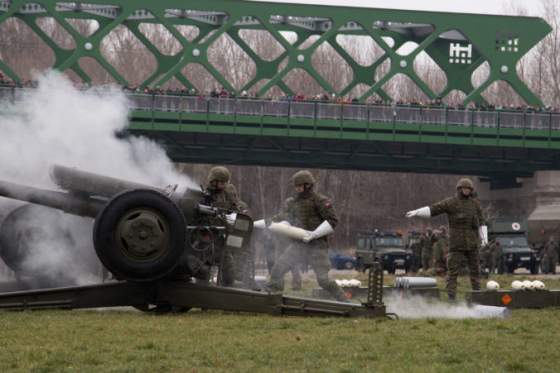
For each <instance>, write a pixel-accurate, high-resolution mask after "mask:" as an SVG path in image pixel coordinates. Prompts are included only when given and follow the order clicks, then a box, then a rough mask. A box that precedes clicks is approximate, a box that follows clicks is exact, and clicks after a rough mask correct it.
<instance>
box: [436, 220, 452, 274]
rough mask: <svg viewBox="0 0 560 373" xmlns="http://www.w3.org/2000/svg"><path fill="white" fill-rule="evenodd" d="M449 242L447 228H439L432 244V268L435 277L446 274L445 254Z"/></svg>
mask: <svg viewBox="0 0 560 373" xmlns="http://www.w3.org/2000/svg"><path fill="white" fill-rule="evenodd" d="M448 246H449V241H448V239H447V228H446V227H444V226H441V227H439V234H438V235H437V238H436V243H435V244H434V255H433V268H434V271H435V274H436V275H437V276H443V275H445V274H446V273H447V253H448V250H449V249H448Z"/></svg>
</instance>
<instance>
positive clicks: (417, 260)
mask: <svg viewBox="0 0 560 373" xmlns="http://www.w3.org/2000/svg"><path fill="white" fill-rule="evenodd" d="M409 242H412V244H411V245H410V246H409V249H410V250H411V251H412V259H411V264H410V272H412V273H416V272H418V269H420V267H421V263H422V262H421V259H422V245H421V243H420V240H419V239H416V232H410V233H409Z"/></svg>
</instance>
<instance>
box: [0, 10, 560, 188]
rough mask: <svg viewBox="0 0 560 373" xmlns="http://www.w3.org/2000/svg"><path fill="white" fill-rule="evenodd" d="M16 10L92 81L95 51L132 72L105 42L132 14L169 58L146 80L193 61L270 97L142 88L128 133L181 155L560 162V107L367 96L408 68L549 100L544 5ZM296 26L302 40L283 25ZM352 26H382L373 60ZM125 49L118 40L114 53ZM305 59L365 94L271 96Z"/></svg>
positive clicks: (300, 163)
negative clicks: (244, 71) (516, 13)
mask: <svg viewBox="0 0 560 373" xmlns="http://www.w3.org/2000/svg"><path fill="white" fill-rule="evenodd" d="M41 19H49V20H51V21H52V22H55V23H56V24H57V25H58V26H59V27H60V28H61V29H63V30H64V32H65V35H66V37H67V38H71V39H72V41H73V44H72V45H73V46H72V47H71V48H67V47H63V46H61V45H60V43H57V41H56V40H54V37H53V36H52V35H50V34H49V33H48V32H46V31H45V30H43V28H41V27H40V22H39V20H41ZM75 20H87V21H91V22H95V25H96V28H95V30H94V31H93V32H89V33H86V34H84V33H83V32H79V30H78V29H77V28H75V23H73V21H75ZM10 23H18V24H22V25H25V26H26V27H28V28H29V29H30V30H32V32H34V33H35V34H36V36H37V37H38V38H39V39H40V40H41V41H42V42H44V44H46V45H47V46H48V47H49V48H50V49H51V50H52V52H53V54H54V56H55V58H54V62H53V64H52V66H50V67H51V68H53V69H57V70H60V71H63V72H71V73H72V74H73V75H75V76H77V77H79V78H80V79H82V80H83V81H84V82H85V83H90V82H92V77H91V76H90V75H89V74H88V73H87V72H86V71H85V70H84V69H83V68H82V65H81V61H82V60H83V59H84V58H88V59H93V60H95V61H96V62H97V63H98V64H99V65H100V66H101V67H102V68H103V69H104V70H105V71H106V72H107V73H108V74H109V75H110V76H112V78H113V79H114V80H115V81H116V82H117V83H118V84H120V85H122V86H132V85H133V84H131V82H129V81H128V80H127V79H125V77H124V75H125V74H123V72H122V71H118V70H117V69H116V68H115V67H114V66H113V65H112V62H111V58H109V57H108V56H107V54H106V53H102V45H103V42H104V39H105V38H108V37H110V36H111V34H112V32H113V31H114V30H115V29H116V28H122V27H124V28H125V29H126V30H128V31H129V32H130V33H132V34H133V35H134V37H135V38H136V40H137V41H138V42H140V43H141V44H142V45H143V46H144V47H145V48H146V49H147V50H148V51H149V52H150V53H151V54H152V55H153V56H154V57H155V60H156V62H157V63H156V67H155V69H154V71H153V72H152V73H151V74H150V75H149V76H148V77H147V78H146V79H145V80H144V81H142V82H140V84H138V85H139V88H140V89H142V88H145V87H163V86H165V85H166V84H168V83H169V82H170V81H171V80H175V81H177V82H179V83H180V84H182V85H183V86H184V87H185V88H186V89H192V88H193V87H194V84H193V82H191V81H190V80H189V78H188V77H187V74H185V69H188V68H189V67H192V66H197V67H199V68H203V69H204V70H205V71H206V72H207V73H208V74H210V75H211V76H212V77H213V78H214V79H215V81H216V82H217V83H219V84H220V85H221V86H223V87H224V88H225V89H227V90H228V91H230V92H236V93H237V96H239V95H240V94H241V92H243V91H251V92H256V93H257V96H258V97H260V98H261V99H258V98H257V99H255V100H242V99H230V100H228V99H218V100H214V99H200V98H196V97H178V96H177V97H175V96H151V95H147V96H144V95H137V94H133V95H131V96H130V98H131V105H132V110H131V114H130V128H129V130H130V132H132V133H138V134H143V135H147V136H149V137H151V138H154V139H156V140H157V141H159V142H161V143H162V144H164V146H165V147H166V148H167V150H168V152H169V154H170V156H171V158H172V159H173V160H175V161H180V162H205V163H229V164H259V165H273V166H294V167H322V168H345V169H363V170H388V171H405V172H428V173H457V174H473V175H481V176H488V177H494V178H501V179H503V180H508V179H510V180H511V179H513V178H515V177H517V176H530V175H532V174H533V172H535V171H537V170H557V169H560V121H559V119H558V117H557V116H556V115H555V114H552V113H541V112H537V113H519V112H506V111H496V112H487V111H477V110H453V109H448V108H414V107H400V106H396V105H395V106H376V105H367V104H366V103H367V102H368V101H369V99H370V98H372V97H374V96H375V97H380V98H382V99H384V100H391V97H390V96H389V95H388V94H387V92H385V90H384V86H385V84H386V83H387V82H389V81H390V80H391V79H393V78H394V77H395V76H398V75H404V76H406V77H408V78H410V80H411V81H412V82H414V84H415V85H416V86H417V87H418V88H419V89H420V90H421V91H422V92H423V93H424V94H425V95H426V97H428V98H429V99H432V100H435V99H440V98H444V97H446V96H447V95H449V94H450V93H451V92H453V91H460V92H463V93H464V94H465V99H464V104H465V105H468V104H471V103H479V104H483V103H485V99H484V96H483V93H484V92H485V91H486V90H487V89H488V88H489V87H490V86H491V85H492V84H494V83H495V82H498V81H504V82H506V83H507V84H508V85H509V86H510V87H511V88H512V89H513V90H514V91H515V92H516V93H517V94H518V95H519V96H520V97H521V98H523V100H524V101H525V102H526V103H527V104H528V105H532V106H537V107H538V106H542V102H541V100H540V99H539V98H538V97H537V96H535V94H534V93H533V92H531V90H530V89H529V88H528V87H527V85H526V84H525V82H523V81H522V80H521V79H520V78H519V75H518V72H517V65H518V63H519V61H520V60H521V58H522V57H523V56H524V55H526V54H527V52H528V51H529V50H531V49H532V48H533V47H534V46H535V45H536V44H537V43H538V42H539V41H541V40H542V39H543V38H544V37H545V36H546V35H547V34H548V33H549V32H550V30H551V28H550V26H549V25H548V24H547V23H546V22H545V21H544V20H542V19H539V18H531V17H507V16H493V15H471V14H452V13H435V12H421V11H401V10H387V9H364V8H355V7H334V6H317V5H303V4H286V3H282V4H275V3H268V2H267V3H259V2H253V1H241V0H208V1H204V2H201V1H192V0H181V1H178V0H160V1H157V2H155V1H148V0H135V1H126V0H96V1H95V3H89V2H61V1H54V0H37V1H33V2H28V1H24V0H12V1H7V0H0V32H2V28H3V27H5V26H6V25H10ZM146 24H148V25H157V26H158V27H159V28H160V29H163V30H165V32H166V33H167V34H168V35H169V37H170V38H173V39H174V40H175V41H176V42H177V43H178V45H179V46H180V47H179V48H178V49H177V51H176V52H175V53H174V54H172V55H169V54H165V53H163V52H162V51H161V50H160V49H159V48H158V46H157V45H154V44H153V42H152V40H150V38H148V37H147V36H146V35H145V33H143V32H142V30H143V28H142V26H143V25H146ZM181 26H188V27H192V28H195V29H196V30H197V35H196V36H195V37H194V38H187V37H186V36H185V35H184V34H183V33H182V32H180V27H181ZM244 31H256V32H261V33H265V34H266V35H267V36H268V37H269V38H271V39H272V40H274V42H275V43H277V44H278V45H279V46H280V47H281V49H282V52H281V53H280V54H279V55H278V56H276V57H273V58H272V59H271V58H267V56H264V55H261V54H259V52H258V51H257V50H256V49H255V48H253V47H252V46H251V45H250V43H248V42H247V41H246V40H245V39H244V38H243V36H242V35H243V32H244ZM288 32H289V33H291V34H292V35H295V36H296V37H295V39H294V40H289V39H288V38H286V37H285V34H286V33H288ZM225 36H227V37H228V39H229V40H232V41H233V42H235V43H236V45H237V46H238V47H239V48H240V49H241V50H242V51H243V52H244V53H245V54H246V55H247V56H248V57H249V58H250V59H251V60H252V61H253V63H254V65H255V73H254V76H253V77H252V79H250V80H249V81H247V82H246V83H245V84H243V85H241V86H234V84H233V83H232V81H230V80H228V79H229V78H228V76H227V74H224V73H223V70H220V69H219V67H218V66H215V65H213V63H212V62H211V61H210V59H209V58H208V54H209V50H211V49H212V48H213V46H214V44H215V43H217V42H218V40H220V39H221V38H223V37H225ZM341 36H343V37H347V38H352V37H356V38H367V39H370V40H371V41H373V42H374V43H375V44H376V45H377V46H378V47H379V48H380V50H381V51H382V54H381V56H380V57H379V58H377V59H376V60H375V61H374V62H372V63H371V64H369V65H367V66H364V65H363V64H362V63H360V61H358V59H357V58H356V57H355V56H353V55H351V54H350V53H349V52H348V51H347V50H346V49H345V48H344V47H343V46H342V45H341V43H340V38H339V37H341ZM309 40H311V42H308V41H309ZM361 40H363V39H361ZM411 43H412V44H411ZM325 45H327V46H329V47H330V48H332V49H334V51H336V53H337V54H338V56H339V57H340V58H342V59H343V60H344V61H345V63H346V64H347V65H348V66H349V67H350V69H351V71H352V79H351V81H350V82H349V83H348V84H347V85H346V86H344V87H341V88H339V89H336V88H335V87H334V86H333V85H332V84H331V82H329V81H328V80H327V79H326V78H325V77H323V76H322V75H321V74H320V72H319V71H318V69H317V68H316V66H315V65H314V64H313V57H314V54H315V53H317V51H318V49H319V48H321V47H322V46H325ZM410 45H412V47H411V46H410ZM0 48H1V46H0ZM1 52H2V50H1V49H0V71H1V72H3V74H4V75H6V76H7V77H9V78H10V79H12V80H14V81H15V82H20V81H21V80H23V77H24V76H25V74H26V73H28V72H21V71H18V66H10V64H9V63H7V62H6V59H4V58H3V54H2V53H1ZM121 52H123V51H120V50H118V49H113V50H111V53H110V54H111V55H118V54H119V53H121ZM426 55H427V56H429V57H430V58H431V59H432V60H433V61H434V62H435V63H436V64H437V66H439V68H441V70H442V71H443V72H444V73H445V75H446V78H447V85H446V86H445V87H444V88H443V90H441V91H437V92H436V91H434V90H433V88H431V87H430V86H429V85H428V84H427V83H426V82H425V81H424V80H423V79H422V77H421V76H420V75H419V74H418V72H417V70H416V68H415V64H416V63H417V61H418V59H420V58H422V57H423V56H426ZM30 58H33V56H32V55H30ZM387 62H388V63H389V65H390V67H389V68H388V70H387V71H386V72H385V73H384V75H382V76H380V74H378V69H379V67H380V66H381V65H382V64H384V63H387ZM229 63H230V64H231V65H230V66H226V69H225V71H227V70H228V69H229V70H231V69H235V66H236V65H235V64H236V63H237V61H229ZM484 64H487V65H488V66H489V74H488V76H487V77H486V79H485V80H484V81H483V82H482V83H481V84H480V85H479V86H476V87H475V86H474V85H473V83H472V77H473V74H474V73H475V72H476V71H477V69H478V68H480V67H481V66H482V65H484ZM298 70H303V71H305V72H306V73H307V74H308V75H309V76H310V77H311V78H312V79H313V80H314V81H315V82H316V83H317V84H318V85H319V86H320V87H321V88H322V89H323V90H324V92H326V93H329V94H332V93H334V94H336V95H338V96H346V95H348V94H349V93H350V92H352V91H353V90H354V89H355V88H356V87H357V86H366V87H367V89H366V90H365V91H364V92H363V93H362V94H361V95H360V96H359V99H358V104H356V105H333V104H329V103H320V102H297V101H292V102H286V101H271V100H267V99H265V98H266V97H267V93H268V92H269V90H270V89H272V88H276V89H279V90H281V91H282V92H284V93H285V94H286V95H294V93H295V92H294V90H293V89H292V88H291V87H290V86H289V84H288V82H287V80H286V79H285V78H286V76H288V74H290V73H291V72H293V71H298ZM209 88H211V87H209Z"/></svg>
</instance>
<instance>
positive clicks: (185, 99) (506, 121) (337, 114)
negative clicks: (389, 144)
mask: <svg viewBox="0 0 560 373" xmlns="http://www.w3.org/2000/svg"><path fill="white" fill-rule="evenodd" d="M33 90H34V88H12V87H0V101H9V102H16V101H19V100H21V99H22V98H23V97H24V96H25V95H26V94H28V93H30V92H32V91H33ZM127 97H128V100H129V104H130V108H131V109H133V110H141V111H168V112H185V113H201V114H222V115H249V116H269V117H285V118H306V119H314V120H337V121H341V122H344V121H357V122H364V123H404V124H407V123H409V124H436V125H437V124H439V125H448V126H465V127H471V126H474V127H481V128H512V129H523V128H525V129H529V130H549V131H560V113H546V112H523V111H505V110H503V111H502V110H496V111H482V110H476V109H452V108H445V107H441V108H437V107H435V108H432V107H414V106H411V107H403V106H389V105H385V106H383V105H360V104H358V105H354V104H336V103H329V102H319V101H317V102H309V101H287V100H262V99H248V98H237V99H236V98H209V97H200V96H174V95H153V94H138V93H129V94H127Z"/></svg>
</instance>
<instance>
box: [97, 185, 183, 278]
mask: <svg viewBox="0 0 560 373" xmlns="http://www.w3.org/2000/svg"><path fill="white" fill-rule="evenodd" d="M185 239H186V223H185V218H184V216H183V214H182V213H181V211H180V210H179V207H177V205H176V204H175V203H174V202H173V201H171V200H170V199H169V198H167V197H166V196H164V195H163V194H161V193H159V192H157V191H153V190H147V189H138V190H130V191H126V192H123V193H120V194H118V195H117V196H115V197H114V198H113V199H112V200H111V201H109V203H107V205H106V206H105V207H104V208H103V210H101V212H100V213H99V215H98V216H97V218H96V219H95V225H94V227H93V243H94V246H95V251H96V252H97V255H98V256H99V259H100V260H101V262H102V263H103V264H104V265H105V267H107V269H108V270H109V271H110V272H112V273H113V274H114V275H115V276H116V277H117V278H121V279H124V280H129V281H136V282H147V281H154V280H157V279H160V278H162V277H164V276H165V275H167V274H169V273H170V272H171V271H172V270H173V269H174V268H175V267H176V266H177V264H179V261H180V257H181V255H182V254H183V252H184V250H185Z"/></svg>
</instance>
